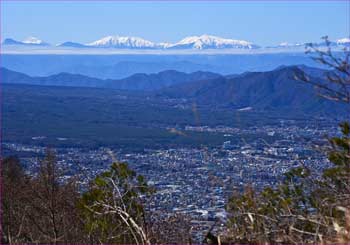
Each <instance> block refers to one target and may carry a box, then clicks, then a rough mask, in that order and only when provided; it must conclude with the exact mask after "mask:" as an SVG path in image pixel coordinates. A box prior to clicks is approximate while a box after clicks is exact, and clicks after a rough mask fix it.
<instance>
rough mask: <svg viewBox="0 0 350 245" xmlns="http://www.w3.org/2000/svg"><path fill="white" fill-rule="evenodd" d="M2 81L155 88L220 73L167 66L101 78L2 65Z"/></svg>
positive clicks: (9, 82)
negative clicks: (150, 71)
mask: <svg viewBox="0 0 350 245" xmlns="http://www.w3.org/2000/svg"><path fill="white" fill-rule="evenodd" d="M0 74H1V81H2V83H8V84H31V85H45V86H70V87H95V88H111V89H122V90H139V91H153V90H158V89H162V88H165V87H169V86H172V85H176V84H179V83H186V82H190V81H197V80H207V79H214V78H217V77H220V76H221V75H219V74H216V73H212V72H202V71H198V72H193V73H184V72H179V71H174V70H167V71H163V72H159V73H153V74H145V73H137V74H134V75H132V76H129V77H126V78H124V79H118V80H117V79H116V80H113V79H99V78H94V77H89V76H84V75H80V74H71V73H66V72H62V73H58V74H55V75H51V76H46V77H32V76H28V75H26V74H24V73H20V72H16V71H12V70H9V69H6V68H1V69H0Z"/></svg>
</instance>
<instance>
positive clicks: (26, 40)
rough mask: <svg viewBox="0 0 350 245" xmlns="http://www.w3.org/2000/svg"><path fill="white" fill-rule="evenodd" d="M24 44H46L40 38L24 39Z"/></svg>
mask: <svg viewBox="0 0 350 245" xmlns="http://www.w3.org/2000/svg"><path fill="white" fill-rule="evenodd" d="M22 43H26V44H44V43H45V42H43V41H42V40H40V39H39V38H36V37H27V38H26V39H24V40H23V41H22Z"/></svg>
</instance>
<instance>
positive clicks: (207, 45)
mask: <svg viewBox="0 0 350 245" xmlns="http://www.w3.org/2000/svg"><path fill="white" fill-rule="evenodd" d="M305 44H306V43H288V42H283V43H280V44H278V45H276V46H269V47H265V48H269V49H271V48H277V49H290V48H301V47H304V46H305ZM2 45H3V46H51V45H50V44H49V43H47V42H44V41H42V40H40V39H38V38H35V37H29V38H27V39H25V40H23V41H17V40H14V39H11V38H7V39H5V40H4V41H3V42H2ZM317 45H320V46H322V45H324V44H323V43H318V44H317ZM331 45H332V46H342V47H344V46H347V47H350V38H342V39H339V40H336V41H335V42H332V43H331ZM55 46H56V47H58V48H77V49H79V48H113V49H151V50H152V49H159V50H162V49H166V50H172V49H175V50H177V49H179V50H187V49H193V50H210V49H214V50H217V49H236V50H256V49H261V48H262V47H261V46H259V45H257V44H254V43H252V42H248V41H245V40H236V39H228V38H222V37H217V36H212V35H201V36H190V37H186V38H184V39H182V40H180V41H179V42H176V43H167V42H161V43H155V42H152V41H149V40H146V39H143V38H140V37H127V36H107V37H103V38H101V39H99V40H96V41H94V42H91V43H86V44H82V43H77V42H71V41H67V42H64V43H61V44H57V45H55Z"/></svg>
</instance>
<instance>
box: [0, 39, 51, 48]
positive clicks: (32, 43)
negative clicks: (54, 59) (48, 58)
mask: <svg viewBox="0 0 350 245" xmlns="http://www.w3.org/2000/svg"><path fill="white" fill-rule="evenodd" d="M2 44H3V45H16V46H49V45H50V44H48V43H46V42H44V41H42V40H40V39H38V38H36V37H28V38H26V39H25V40H23V41H17V40H15V39H12V38H6V39H5V40H4V41H3V42H2Z"/></svg>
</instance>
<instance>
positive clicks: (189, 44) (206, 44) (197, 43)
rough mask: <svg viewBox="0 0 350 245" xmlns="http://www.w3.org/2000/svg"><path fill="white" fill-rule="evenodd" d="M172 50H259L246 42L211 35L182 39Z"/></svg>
mask: <svg viewBox="0 0 350 245" xmlns="http://www.w3.org/2000/svg"><path fill="white" fill-rule="evenodd" d="M171 47H172V48H194V49H223V48H243V49H253V48H258V46H257V45H254V44H252V43H251V42H248V41H244V40H235V39H227V38H221V37H217V36H211V35H207V34H204V35H201V36H190V37H186V38H184V39H182V40H181V41H179V42H178V43H175V44H173V45H172V46H171Z"/></svg>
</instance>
